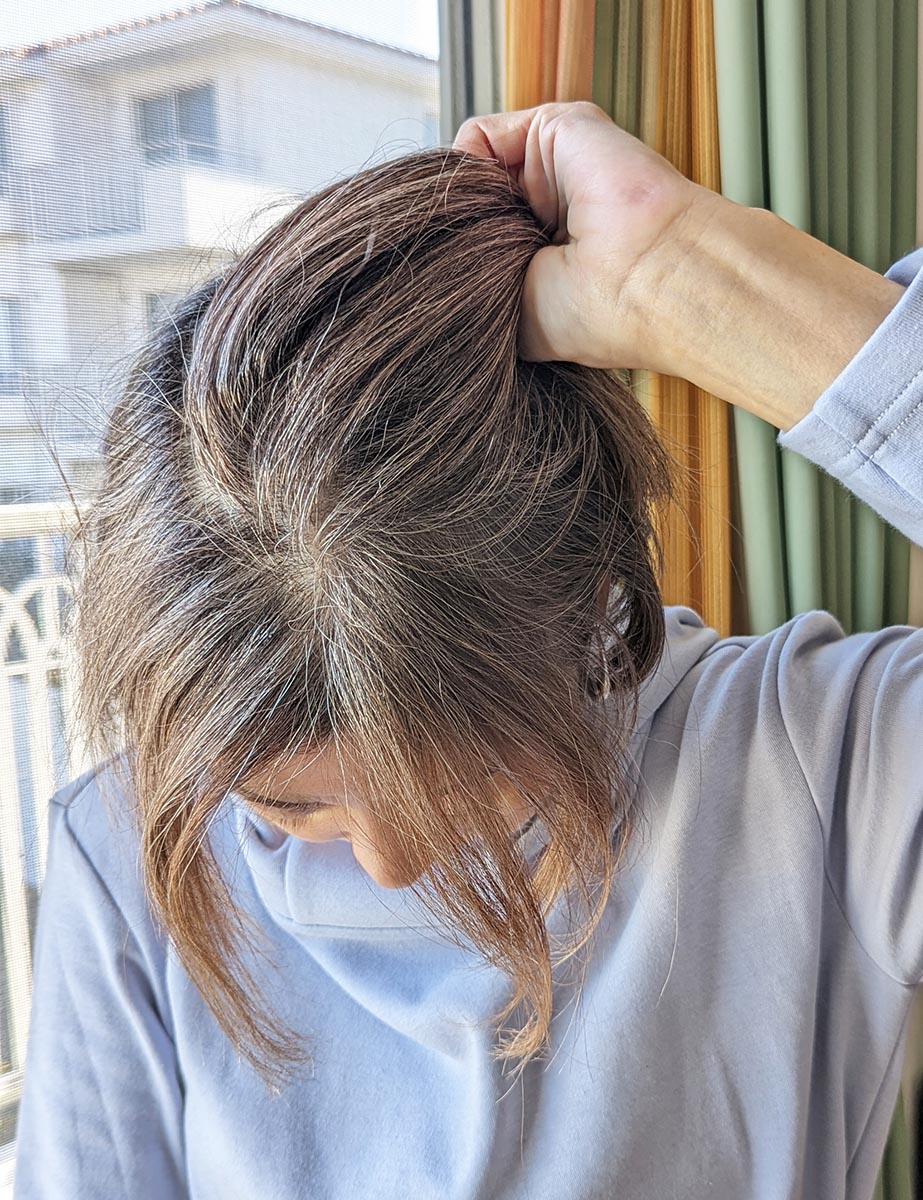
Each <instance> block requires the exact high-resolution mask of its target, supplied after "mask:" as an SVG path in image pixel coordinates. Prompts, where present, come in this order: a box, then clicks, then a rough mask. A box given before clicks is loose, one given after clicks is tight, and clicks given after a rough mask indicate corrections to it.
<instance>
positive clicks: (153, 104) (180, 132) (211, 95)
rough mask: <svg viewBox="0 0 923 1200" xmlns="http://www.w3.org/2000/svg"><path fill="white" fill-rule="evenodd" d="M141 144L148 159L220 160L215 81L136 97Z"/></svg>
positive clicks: (142, 151) (200, 161)
mask: <svg viewBox="0 0 923 1200" xmlns="http://www.w3.org/2000/svg"><path fill="white" fill-rule="evenodd" d="M135 128H136V134H137V138H138V145H139V146H140V148H141V153H142V155H143V156H144V161H145V162H148V163H162V162H175V161H176V160H177V159H185V160H187V161H190V162H197V163H216V162H217V161H218V113H217V106H216V103H215V87H214V84H211V83H206V84H202V85H200V86H199V87H191V88H180V89H177V90H175V91H170V92H161V93H160V94H159V95H157V96H145V97H144V98H143V99H139V100H136V101H135Z"/></svg>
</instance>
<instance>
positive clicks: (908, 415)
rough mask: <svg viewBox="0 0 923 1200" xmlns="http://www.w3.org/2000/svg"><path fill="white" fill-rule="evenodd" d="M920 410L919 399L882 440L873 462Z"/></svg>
mask: <svg viewBox="0 0 923 1200" xmlns="http://www.w3.org/2000/svg"><path fill="white" fill-rule="evenodd" d="M921 375H923V367H921V368H920V370H919V371H918V372H917V376H921ZM917 376H914V378H916V377H917ZM921 409H923V399H921V400H920V401H919V402H918V403H917V404H914V405H913V407H912V408H910V409H909V411H908V412H906V413H905V414H904V416H903V417H902V418H901V420H900V421H898V423H897V424H896V425H895V426H894V428H893V429H892V430H891V432H890V433H889V434H888V436H887V437H886V438H884V439H883V441H882V443H881V445H880V446H879V447H878V449H877V450H876V451H875V453H874V454H873V455H872V459H873V460H874V459H876V458H877V457H878V455H879V454H881V452H882V450H884V448H885V446H887V444H888V443H889V442H890V441H891V439H892V438H893V437H894V435H895V434H896V433H899V432H900V430H902V429H903V428H904V426H905V425H906V424H907V422H908V421H910V420H912V419H913V417H915V416H916V415H917V414H918V413H919V412H920V410H921Z"/></svg>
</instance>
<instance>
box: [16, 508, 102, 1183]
mask: <svg viewBox="0 0 923 1200" xmlns="http://www.w3.org/2000/svg"><path fill="white" fill-rule="evenodd" d="M72 525H73V514H72V513H70V512H68V511H67V510H66V509H64V508H59V507H58V506H57V505H54V504H14V505H6V506H0V652H2V657H0V1176H2V1175H3V1170H4V1168H3V1163H4V1162H5V1161H6V1160H7V1159H9V1157H10V1154H11V1149H10V1147H11V1143H12V1141H13V1131H14V1129H15V1119H16V1109H17V1105H18V1100H19V1095H20V1091H21V1087H22V1070H23V1061H24V1056H25V1050H26V1038H27V1035H28V1027H29V1008H30V1002H31V984H32V942H33V936H34V928H35V916H36V908H37V899H38V895H39V892H40V890H41V885H42V880H43V877H44V868H45V849H46V840H47V810H48V801H49V799H50V797H51V795H52V794H53V793H54V791H55V790H56V789H57V788H58V787H60V786H61V785H62V784H63V783H64V782H66V781H67V780H68V779H70V778H73V777H74V776H76V775H78V774H80V773H81V772H82V771H83V770H85V769H86V766H88V765H89V764H88V761H87V755H86V753H85V751H84V750H83V747H82V744H81V742H80V739H79V736H78V735H77V733H76V731H75V730H74V729H73V728H72V714H73V712H74V699H75V698H74V692H73V688H74V678H75V676H74V671H73V667H72V659H71V655H70V650H69V644H68V639H67V638H62V626H63V623H64V618H65V615H66V612H67V604H68V599H69V596H70V589H69V584H68V580H67V578H66V577H65V575H64V574H63V571H62V565H63V552H64V547H65V544H66V541H67V538H68V536H69V530H70V529H71V528H72ZM0 1182H2V1178H0Z"/></svg>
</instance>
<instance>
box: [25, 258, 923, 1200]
mask: <svg viewBox="0 0 923 1200" xmlns="http://www.w3.org/2000/svg"><path fill="white" fill-rule="evenodd" d="M921 266H923V248H921V250H919V251H917V252H915V253H914V254H913V255H911V256H908V257H907V258H906V259H904V260H902V261H901V262H900V263H898V264H896V265H895V267H892V269H891V271H889V273H888V274H889V275H890V276H891V277H892V278H895V279H898V280H899V281H900V282H902V283H904V284H909V286H908V288H907V291H906V292H905V293H904V295H903V296H902V298H901V300H900V301H899V303H898V305H897V307H896V308H895V309H894V310H893V311H892V312H891V313H890V314H889V315H888V317H887V318H886V320H885V321H884V323H883V324H882V325H881V326H880V327H879V329H878V330H877V331H876V332H875V334H874V335H873V336H872V338H871V339H870V340H869V342H868V343H867V344H866V345H865V347H863V349H862V350H861V351H860V352H859V354H858V355H857V356H856V357H855V359H854V360H853V361H852V362H851V363H850V364H849V365H848V366H847V367H846V369H845V370H844V371H843V372H842V373H841V375H840V376H839V377H838V378H837V379H836V380H835V381H834V382H833V383H832V384H831V385H830V387H829V388H828V389H827V390H826V391H825V393H824V394H823V395H822V396H821V397H820V398H819V400H818V401H817V403H816V405H815V406H814V409H813V411H812V412H811V413H810V414H809V415H808V416H806V417H805V418H804V419H803V420H802V421H800V422H799V424H798V425H796V426H795V427H794V428H793V429H792V430H790V431H789V432H788V433H786V434H783V435H781V436H780V438H779V441H780V443H781V444H782V445H784V446H787V447H789V448H790V449H792V450H795V451H799V452H800V453H801V454H803V455H805V456H806V457H808V458H810V459H812V460H813V461H814V462H816V463H818V464H819V465H821V466H823V467H824V468H826V469H827V470H829V471H830V472H831V473H832V474H834V475H836V477H837V478H838V479H840V480H841V481H842V482H843V483H844V484H846V485H847V486H848V487H849V488H851V489H852V490H853V491H854V492H855V493H856V494H857V495H859V496H860V497H862V499H864V500H866V501H867V502H868V503H869V504H871V505H872V506H873V507H874V508H876V509H877V510H878V512H880V513H881V514H882V515H883V516H884V517H886V518H887V519H888V520H889V521H891V522H893V523H894V524H895V525H897V526H898V527H899V528H900V529H901V530H902V531H903V532H904V533H905V534H907V535H908V536H909V537H911V538H913V539H914V540H915V541H917V542H923V274H916V272H918V271H919V270H920V268H921ZM667 626H668V644H667V647H666V650H665V653H664V655H663V658H662V661H661V664H660V666H659V668H658V670H657V672H656V673H655V674H654V675H652V676H651V677H650V679H649V680H648V681H647V683H646V684H645V686H644V690H643V697H642V715H641V719H640V721H639V723H638V727H637V729H636V730H635V732H634V750H635V761H636V763H637V772H636V777H637V781H638V789H639V795H638V804H639V806H640V809H641V812H642V813H643V817H642V820H641V822H640V827H639V830H638V835H637V838H636V840H635V842H634V846H633V850H632V853H631V854H630V856H629V860H628V862H627V864H626V866H625V869H624V870H622V871H621V873H620V874H618V876H617V881H616V885H615V887H614V889H613V892H612V895H611V898H610V901H609V905H608V907H607V910H606V914H605V917H604V920H603V922H602V924H601V925H600V927H599V930H598V934H597V937H596V940H595V950H594V953H593V956H592V958H591V959H590V966H589V970H588V973H587V977H586V982H585V985H584V989H583V992H582V995H581V998H580V1000H579V1003H576V1002H575V991H574V988H573V986H572V984H571V983H570V982H568V981H567V980H566V979H563V980H562V981H561V982H560V984H559V986H558V989H557V993H556V1016H555V1019H554V1021H553V1024H552V1042H553V1044H552V1048H551V1052H550V1054H549V1055H548V1056H547V1057H546V1059H545V1060H539V1061H536V1062H533V1063H532V1064H530V1066H529V1067H528V1068H527V1069H526V1071H525V1073H524V1074H523V1076H522V1078H521V1080H520V1081H519V1082H518V1083H517V1084H516V1085H515V1086H512V1087H511V1086H510V1082H509V1080H508V1079H506V1078H504V1077H503V1076H502V1074H501V1072H500V1069H499V1068H498V1067H497V1066H496V1065H495V1064H492V1063H491V1061H490V1058H489V1054H488V1051H489V1049H490V1046H491V1036H490V1031H489V1029H485V1028H478V1022H482V1021H484V1020H485V1019H486V1018H488V1017H489V1016H490V1015H491V1014H493V1013H495V1012H496V1011H497V1010H498V1009H499V1008H501V1007H502V1002H503V1001H504V1000H505V998H506V995H507V987H508V984H507V981H506V979H505V977H503V976H502V975H501V974H500V973H499V972H497V971H496V970H494V969H493V968H489V967H487V966H485V965H483V964H481V963H480V962H479V961H478V960H477V959H476V958H475V957H474V956H473V955H471V954H468V953H466V952H465V950H463V949H462V948H460V947H453V946H452V945H451V944H450V943H449V942H448V941H447V940H445V939H440V938H439V937H437V936H436V935H435V932H434V930H433V929H432V928H426V927H425V926H426V925H427V922H428V918H424V917H422V916H421V914H420V912H418V911H417V910H416V908H415V907H414V905H413V904H412V903H410V902H408V900H407V896H408V893H407V892H400V891H398V892H395V891H388V890H383V889H380V888H378V887H377V886H376V885H375V884H373V883H372V882H371V881H370V879H369V878H368V877H367V876H366V875H365V874H364V873H363V872H362V871H361V869H360V868H359V867H358V866H357V864H356V862H355V860H354V859H353V857H352V853H351V850H350V847H349V845H348V844H347V843H345V842H340V841H335V842H328V843H325V844H309V843H306V842H300V841H297V840H295V839H293V838H291V837H288V836H286V835H284V834H282V833H280V832H278V831H277V830H275V828H274V827H273V826H270V825H269V824H267V823H266V822H263V821H261V820H260V819H259V818H257V817H256V816H254V815H253V814H252V813H251V812H249V811H248V810H247V809H245V808H244V806H243V804H242V802H240V801H238V800H237V799H236V797H234V796H231V797H229V798H228V800H227V801H226V803H225V806H224V807H223V809H222V814H221V819H219V821H218V822H217V823H216V824H215V826H214V831H213V834H214V843H215V847H216V851H217V853H218V855H219V861H220V862H221V863H222V864H223V867H224V870H225V871H226V873H227V876H228V879H229V882H230V886H231V888H232V890H233V894H234V896H235V898H236V900H237V901H238V902H239V903H240V904H241V905H242V907H243V908H244V909H245V911H248V912H249V913H251V914H252V915H253V916H254V917H255V919H256V920H257V921H258V922H259V924H260V925H261V926H262V928H264V929H265V930H266V932H267V934H268V936H269V938H270V941H271V947H272V950H273V952H274V953H275V954H276V956H277V959H278V963H279V966H280V972H279V974H278V975H272V974H271V975H270V976H269V977H268V978H269V980H270V982H271V983H272V984H273V992H272V995H273V1003H274V1004H275V1006H276V1008H277V1009H278V1013H279V1016H280V1018H281V1019H282V1020H283V1021H285V1022H286V1023H287V1024H291V1025H293V1026H294V1027H295V1028H297V1029H301V1030H304V1031H305V1032H306V1033H309V1034H310V1035H311V1036H312V1037H313V1044H314V1048H315V1062H314V1067H313V1069H306V1070H305V1071H304V1072H302V1074H301V1075H300V1076H299V1077H298V1078H297V1079H296V1080H295V1081H294V1082H293V1083H292V1084H291V1085H290V1086H289V1087H288V1088H286V1089H285V1090H283V1091H282V1093H281V1094H280V1095H279V1096H278V1097H277V1098H269V1096H268V1095H267V1092H266V1091H265V1089H264V1087H263V1085H262V1083H261V1082H260V1081H259V1079H258V1078H257V1076H256V1075H255V1074H254V1073H253V1071H252V1070H251V1069H250V1068H249V1067H247V1066H245V1065H242V1064H241V1063H240V1062H238V1061H237V1059H236V1056H235V1054H234V1052H233V1050H232V1049H231V1047H230V1046H229V1044H228V1042H227V1041H226V1039H225V1038H224V1037H223V1036H222V1035H221V1033H220V1032H219V1030H218V1028H217V1026H216V1024H215V1022H214V1021H213V1019H212V1017H211V1016H210V1015H209V1013H208V1011H207V1010H206V1008H205V1005H204V1003H203V1001H202V1000H201V998H200V997H199V995H198V993H197V992H196V990H195V989H194V987H193V986H192V985H191V983H190V982H189V980H188V978H187V976H186V975H185V973H184V971H183V970H182V968H181V967H180V966H179V965H178V962H177V961H176V958H175V956H174V955H173V953H172V952H171V951H170V950H168V949H165V947H164V945H163V944H162V942H161V940H160V939H159V938H158V936H157V934H156V932H155V929H154V927H153V925H152V922H151V919H150V915H149V913H148V910H147V907H146V903H145V900H144V896H143V891H142V886H141V882H140V879H139V875H138V867H137V846H136V844H135V843H134V841H133V839H132V835H131V834H130V831H129V828H128V826H127V823H126V826H125V828H113V827H111V826H110V824H109V823H108V820H107V818H106V815H105V810H104V809H103V807H102V805H101V803H100V797H99V790H98V782H99V772H98V771H97V772H96V773H94V772H88V773H87V774H85V775H83V776H82V777H81V778H79V779H77V780H75V781H73V782H72V783H70V784H69V785H68V786H66V787H65V788H63V789H61V790H60V791H59V792H58V793H57V794H56V795H55V796H54V798H53V802H52V806H51V834H50V852H49V860H48V868H47V879H46V884H45V890H44V894H43V897H42V901H41V908H40V917H39V925H38V934H37V951H36V961H35V998H34V1004H33V1011H32V1024H31V1030H30V1037H29V1043H28V1056H27V1062H26V1082H25V1094H24V1097H23V1101H22V1110H21V1115H20V1125H19V1153H18V1170H17V1175H16V1184H15V1196H16V1198H17V1200H84V1198H85V1200H115V1198H116V1197H119V1198H123V1197H124V1198H126V1200H145V1198H148V1197H151V1198H156V1200H161V1198H162V1200H179V1198H180V1197H190V1198H193V1197H194V1198H195V1200H296V1198H297V1200H309V1198H311V1200H313V1198H318V1200H359V1198H363V1200H365V1198H375V1200H378V1198H380V1200H501V1198H502V1200H577V1198H579V1200H591V1198H595V1197H599V1198H602V1197H606V1198H609V1197H615V1196H617V1197H619V1198H620V1200H634V1198H637V1200H667V1198H669V1200H672V1198H674V1197H683V1198H686V1197H704V1196H709V1197H719V1198H721V1200H743V1198H746V1200H783V1198H787V1200H794V1198H795V1197H810V1198H811V1200H833V1198H834V1197H836V1198H837V1200H842V1197H844V1196H845V1197H849V1198H856V1200H868V1197H869V1196H870V1195H871V1193H872V1188H873V1184H874V1180H875V1176H876V1173H877V1170H878V1166H879V1162H880V1159H881V1154H882V1150H883V1147H884V1143H885V1138H886V1134H887V1129H888V1124H889V1119H890V1116H891V1113H892V1110H893V1106H894V1102H895V1098H896V1095H897V1088H898V1082H899V1073H900V1067H901V1058H902V1048H903V1041H904V1037H905V1029H906V1021H907V1015H908V1010H909V1008H910V1004H911V1000H912V998H913V995H914V992H915V990H916V988H917V986H918V985H919V983H920V981H921V979H923V868H921V858H920V851H921V846H923V752H921V743H923V631H921V630H915V629H911V628H908V627H898V628H892V629H886V630H883V631H882V632H878V633H871V634H859V635H856V636H853V637H844V636H843V634H842V631H841V629H840V628H839V626H838V625H837V623H836V621H834V619H833V618H832V617H830V616H828V615H826V614H824V613H820V612H813V613H808V614H805V615H803V616H800V617H798V618H796V619H795V620H793V621H789V622H788V623H787V624H786V625H784V626H782V627H781V628H780V629H777V630H775V631H774V632H773V633H771V634H768V635H766V636H761V637H732V638H727V639H724V640H721V639H719V637H718V635H717V634H716V633H715V632H714V631H713V630H711V629H708V628H706V627H705V626H704V625H703V623H702V621H701V620H700V618H699V617H698V616H696V614H695V613H693V612H692V611H690V610H689V609H686V608H671V609H669V610H668V611H667ZM101 769H102V770H105V768H101ZM541 838H542V827H541V825H540V823H539V824H537V825H534V826H533V827H532V829H531V830H530V831H529V832H528V833H527V834H526V835H525V838H524V850H525V853H526V854H527V855H528V856H532V855H534V854H535V853H536V851H537V849H538V847H539V846H540V845H541ZM564 916H565V913H564V912H563V911H562V908H561V906H560V905H559V906H558V907H557V908H555V909H554V910H553V911H552V913H551V914H550V916H549V919H548V924H549V928H550V929H551V930H552V931H555V930H563V920H564ZM251 965H252V966H253V967H254V969H255V970H256V971H258V972H260V971H261V968H260V966H259V965H258V964H257V963H253V964H251ZM262 970H265V968H262Z"/></svg>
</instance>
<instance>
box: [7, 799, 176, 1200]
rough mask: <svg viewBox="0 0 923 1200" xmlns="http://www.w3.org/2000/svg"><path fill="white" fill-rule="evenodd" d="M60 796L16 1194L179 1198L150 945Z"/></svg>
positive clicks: (166, 1058) (164, 1035) (40, 937)
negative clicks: (83, 841)
mask: <svg viewBox="0 0 923 1200" xmlns="http://www.w3.org/2000/svg"><path fill="white" fill-rule="evenodd" d="M73 790H74V785H73V784H71V785H68V787H67V788H65V789H63V791H64V792H67V793H72V792H73ZM60 797H61V793H58V794H56V796H55V797H54V798H53V799H52V801H51V804H50V809H49V840H48V857H47V866H46V871H45V884H44V888H43V891H42V896H41V901H40V904H39V914H38V923H37V928H36V936H35V958H34V985H33V1000H32V1010H31V1021H30V1026H29V1037H28V1044H27V1048H26V1062H25V1081H24V1092H23V1096H22V1102H21V1106H20V1112H19V1122H18V1129H17V1141H16V1168H15V1175H14V1182H13V1197H14V1200H140V1198H141V1197H148V1196H150V1197H154V1196H156V1197H163V1198H164V1200H182V1198H183V1197H185V1196H186V1195H187V1191H186V1185H185V1182H184V1180H185V1170H184V1165H183V1143H182V1096H181V1086H180V1081H179V1075H178V1071H177V1065H176V1057H175V1054H174V1046H173V1040H172V1038H171V1036H170V1033H169V1031H168V1029H167V1027H166V1024H165V1022H164V1020H163V1019H162V1016H161V1012H160V1008H161V1006H159V1005H158V1003H157V1001H156V998H155V994H154V989H153V986H152V982H151V978H152V976H151V971H150V967H149V962H148V961H146V955H145V952H144V950H143V949H142V947H141V944H140V942H139V941H138V939H137V938H136V936H135V933H134V932H133V930H132V929H131V928H130V927H129V924H128V922H127V921H126V919H125V916H124V914H123V912H122V911H121V910H120V908H119V906H118V905H117V904H116V903H115V902H114V900H113V897H112V895H111V893H110V891H109V889H108V888H107V886H106V884H105V883H104V881H103V879H102V878H101V877H100V874H99V872H98V871H97V869H96V868H95V866H94V865H93V863H92V862H91V860H90V858H89V857H88V856H87V853H86V851H85V850H84V848H83V846H82V845H81V844H80V842H79V841H78V839H77V837H76V836H75V834H74V832H73V829H72V827H71V824H70V821H69V816H70V814H69V810H68V807H67V805H66V804H64V803H62V802H61V799H60ZM147 958H149V955H148V956H147Z"/></svg>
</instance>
